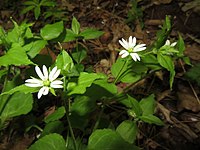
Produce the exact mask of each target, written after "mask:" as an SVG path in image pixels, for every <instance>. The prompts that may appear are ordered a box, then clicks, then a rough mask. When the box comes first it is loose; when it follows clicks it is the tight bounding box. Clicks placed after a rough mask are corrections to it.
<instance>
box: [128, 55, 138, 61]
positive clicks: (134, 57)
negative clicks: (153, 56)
mask: <svg viewBox="0 0 200 150" xmlns="http://www.w3.org/2000/svg"><path fill="white" fill-rule="evenodd" d="M130 55H131V57H132V58H133V60H134V61H137V60H139V61H140V56H139V55H138V54H137V53H130Z"/></svg>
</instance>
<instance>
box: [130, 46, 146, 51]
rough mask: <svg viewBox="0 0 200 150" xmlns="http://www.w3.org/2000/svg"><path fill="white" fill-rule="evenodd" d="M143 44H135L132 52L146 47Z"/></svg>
mask: <svg viewBox="0 0 200 150" xmlns="http://www.w3.org/2000/svg"><path fill="white" fill-rule="evenodd" d="M145 45H146V44H138V45H136V46H135V47H134V50H133V51H134V52H139V51H143V50H145V49H146V47H145Z"/></svg>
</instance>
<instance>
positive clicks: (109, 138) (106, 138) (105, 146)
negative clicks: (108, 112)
mask: <svg viewBox="0 0 200 150" xmlns="http://www.w3.org/2000/svg"><path fill="white" fill-rule="evenodd" d="M123 149H124V150H139V149H138V148H137V147H136V146H134V145H132V144H129V143H128V142H126V141H124V139H123V138H122V137H121V136H120V135H119V134H118V133H117V132H116V131H113V130H111V129H102V130H96V131H94V132H93V133H92V135H91V136H90V137H89V142H88V150H123Z"/></svg>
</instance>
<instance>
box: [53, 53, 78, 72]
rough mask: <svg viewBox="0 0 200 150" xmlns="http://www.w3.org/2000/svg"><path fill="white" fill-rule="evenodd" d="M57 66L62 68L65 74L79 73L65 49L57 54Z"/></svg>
mask: <svg viewBox="0 0 200 150" xmlns="http://www.w3.org/2000/svg"><path fill="white" fill-rule="evenodd" d="M56 66H57V67H58V69H61V74H63V75H64V76H74V75H76V74H77V72H76V70H75V67H74V63H73V60H72V58H71V57H70V56H69V54H68V53H67V52H66V51H65V50H62V52H61V53H60V54H59V55H58V56H57V59H56Z"/></svg>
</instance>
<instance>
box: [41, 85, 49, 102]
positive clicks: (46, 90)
mask: <svg viewBox="0 0 200 150" xmlns="http://www.w3.org/2000/svg"><path fill="white" fill-rule="evenodd" d="M48 93H49V88H48V87H46V86H44V87H42V88H41V89H40V90H39V92H38V99H40V98H41V96H42V95H47V94H48Z"/></svg>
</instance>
